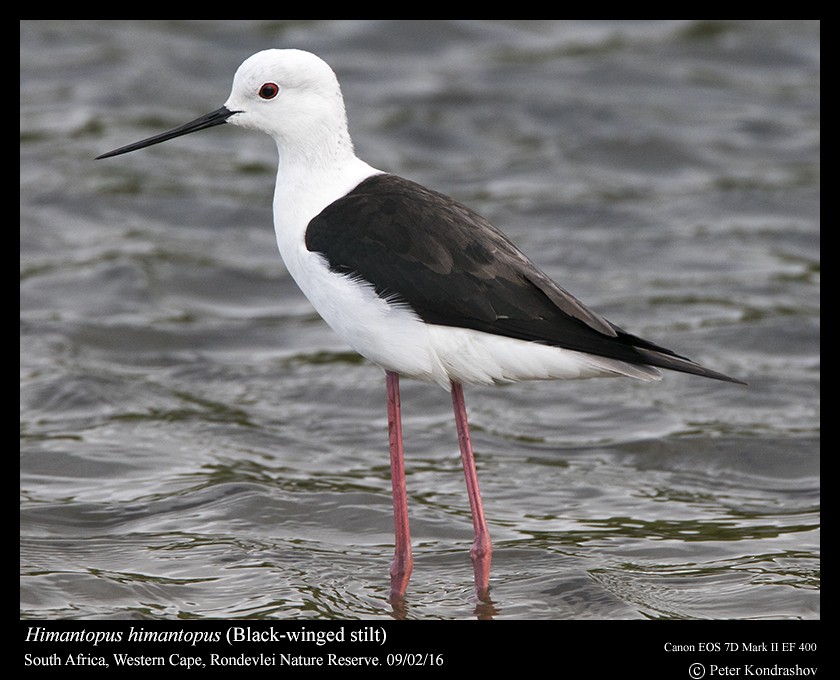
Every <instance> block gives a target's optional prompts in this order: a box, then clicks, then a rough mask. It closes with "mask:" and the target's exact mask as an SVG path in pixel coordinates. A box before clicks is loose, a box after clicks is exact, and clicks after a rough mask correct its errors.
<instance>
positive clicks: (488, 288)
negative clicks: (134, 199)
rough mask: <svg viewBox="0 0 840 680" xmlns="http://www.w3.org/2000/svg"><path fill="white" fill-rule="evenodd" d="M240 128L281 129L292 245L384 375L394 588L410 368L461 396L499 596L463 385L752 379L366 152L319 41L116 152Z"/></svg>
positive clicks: (478, 510)
mask: <svg viewBox="0 0 840 680" xmlns="http://www.w3.org/2000/svg"><path fill="white" fill-rule="evenodd" d="M221 123H232V124H234V125H238V126H240V127H244V128H249V129H252V130H258V131H260V132H265V133H267V134H269V135H271V136H272V137H273V138H274V141H275V142H276V143H277V148H278V151H279V159H280V166H279V171H278V175H277V186H276V189H275V194H274V226H275V231H276V234H277V244H278V246H279V248H280V254H281V256H282V257H283V260H284V262H285V264H286V267H287V268H288V270H289V273H290V274H291V275H292V276H293V277H294V279H295V281H296V282H297V284H298V285H299V286H300V288H301V290H302V291H303V292H304V294H305V295H306V296H307V297H308V298H309V300H310V301H311V302H312V304H313V305H314V307H315V309H316V310H317V311H318V312H319V313H320V315H321V316H322V317H323V318H324V320H325V321H326V322H327V323H328V324H329V325H330V326H331V327H332V328H333V329H334V330H335V331H336V332H337V333H338V334H339V335H340V336H341V337H342V338H344V339H345V340H346V341H347V342H348V343H349V344H350V345H351V346H352V347H353V348H354V349H355V350H356V351H357V352H359V353H360V354H361V355H363V356H365V357H367V358H368V359H370V360H371V361H372V362H374V363H376V364H378V365H379V366H381V367H382V368H383V369H384V370H385V376H386V391H387V398H388V428H389V435H390V436H389V439H390V449H391V473H392V484H393V494H394V524H395V538H396V541H395V543H396V547H395V556H394V561H393V562H392V565H391V595H392V598H401V597H402V596H403V595H404V593H405V590H406V588H407V586H408V581H409V578H410V576H411V569H412V562H413V560H412V554H411V540H410V536H409V526H408V504H407V496H406V487H405V469H404V465H403V449H402V429H401V424H400V391H399V376H400V375H404V376H408V377H412V378H419V379H422V380H427V381H432V382H437V383H438V384H440V385H442V386H443V387H444V388H446V389H449V390H450V391H451V393H452V402H453V407H454V410H455V422H456V426H457V431H458V441H459V446H460V449H461V458H462V462H463V465H464V475H465V477H466V483H467V492H468V495H469V501H470V508H471V510H472V517H473V526H474V530H475V540H474V543H473V546H472V549H471V550H470V555H471V557H472V561H473V568H474V572H475V588H476V593H477V594H478V597H479V598H480V599H483V600H486V599H487V598H488V589H489V573H490V556H491V552H492V547H491V542H490V534H489V532H488V530H487V523H486V521H485V518H484V509H483V506H482V502H481V494H480V492H479V487H478V478H477V475H476V469H475V461H474V458H473V452H472V446H471V445H470V435H469V429H468V425H467V413H466V408H465V406H464V393H463V388H462V384H464V383H467V384H488V383H503V382H513V381H519V380H543V379H546V380H548V379H577V378H594V377H603V376H629V377H632V378H638V379H640V380H657V379H659V378H660V372H659V371H658V370H657V369H658V368H664V369H669V370H673V371H680V372H683V373H690V374H693V375H698V376H703V377H706V378H714V379H716V380H724V381H728V382H733V383H741V381H740V380H736V379H734V378H730V377H728V376H726V375H723V374H722V373H717V372H716V371H712V370H709V369H707V368H704V367H703V366H700V365H699V364H697V363H695V362H693V361H691V360H689V359H686V358H685V357H681V356H679V355H677V354H675V353H674V352H672V351H671V350H668V349H665V348H663V347H659V346H657V345H655V344H654V343H652V342H649V341H647V340H643V339H642V338H639V337H636V336H634V335H631V334H629V333H627V332H625V331H624V330H622V329H621V328H619V327H618V326H616V325H614V324H613V323H611V322H609V321H607V320H606V319H604V318H603V317H601V316H600V315H598V314H597V313H595V312H593V311H592V310H590V309H588V308H587V307H585V306H584V305H583V304H582V303H581V302H579V301H578V300H577V299H575V298H574V297H573V296H572V295H570V294H569V293H568V292H566V291H565V290H563V289H562V288H561V287H560V286H558V285H557V284H556V283H554V282H553V281H552V280H551V279H549V278H548V277H547V276H546V275H545V274H544V273H543V272H542V271H540V269H539V268H537V267H536V266H535V265H534V264H533V263H532V262H531V260H529V259H528V258H527V257H526V256H525V255H524V254H523V253H522V252H521V251H520V250H519V249H518V248H517V247H516V246H515V245H513V243H511V241H510V240H508V238H507V237H506V236H505V235H504V234H503V233H502V232H500V231H499V230H498V229H496V228H495V227H494V226H493V225H491V224H490V223H489V222H487V221H486V220H485V219H483V218H482V217H480V216H479V215H477V214H476V213H474V212H472V211H471V210H469V209H468V208H466V207H464V206H463V205H461V204H459V203H457V202H456V201H454V200H452V199H451V198H448V197H447V196H444V195H443V194H439V193H437V192H434V191H430V190H429V189H426V188H425V187H422V186H420V185H418V184H415V183H414V182H410V181H408V180H406V179H402V178H401V177H397V176H395V175H391V174H388V173H384V172H382V171H380V170H376V169H375V168H373V167H371V166H370V165H368V164H367V163H365V162H364V161H362V160H360V159H359V158H358V157H357V156H356V154H355V151H354V149H353V143H352V141H351V139H350V134H349V132H348V128H347V117H346V113H345V108H344V100H343V98H342V94H341V88H340V87H339V84H338V80H337V79H336V76H335V74H334V73H333V71H332V70H331V69H330V67H329V66H328V65H327V64H326V63H325V62H323V61H322V60H321V59H319V58H318V57H316V56H315V55H313V54H310V53H309V52H304V51H300V50H266V51H263V52H259V53H257V54H255V55H253V56H252V57H250V58H249V59H247V60H246V61H245V62H244V63H243V64H242V65H241V66H240V67H239V69H238V70H237V72H236V75H235V76H234V79H233V89H232V92H231V95H230V97H229V98H228V100H227V102H225V105H224V106H222V107H221V108H219V109H217V110H216V111H213V112H212V113H209V114H207V115H206V116H202V117H201V118H197V119H195V120H193V121H191V122H189V123H186V124H185V125H182V126H181V127H178V128H175V129H173V130H170V131H168V132H164V133H162V134H159V135H156V136H154V137H150V138H148V139H145V140H142V141H140V142H137V143H135V144H130V145H128V146H124V147H121V148H119V149H116V150H114V151H111V152H109V153H106V154H103V155H101V156H99V158H108V157H110V156H117V155H119V154H123V153H128V152H129V151H135V150H137V149H142V148H144V147H147V146H151V145H152V144H158V143H160V142H163V141H166V140H168V139H172V138H174V137H179V136H181V135H185V134H188V133H190V132H195V131H197V130H202V129H204V128H209V127H213V126H215V125H219V124H221Z"/></svg>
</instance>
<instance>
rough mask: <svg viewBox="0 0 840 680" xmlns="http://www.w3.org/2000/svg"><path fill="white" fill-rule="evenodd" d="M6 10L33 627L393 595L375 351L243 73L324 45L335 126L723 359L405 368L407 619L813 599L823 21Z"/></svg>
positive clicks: (596, 615) (770, 611)
mask: <svg viewBox="0 0 840 680" xmlns="http://www.w3.org/2000/svg"><path fill="white" fill-rule="evenodd" d="M20 29H21V33H20V37H21V43H20V45H21V47H20V49H21V60H20V64H21V78H20V94H21V117H20V130H21V145H20V152H21V155H20V160H21V162H20V196H21V202H20V207H21V211H20V216H21V221H20V273H21V287H20V321H21V324H20V327H21V335H20V342H21V345H20V347H21V353H20V369H21V370H20V397H21V399H20V406H21V409H20V415H21V417H20V423H21V428H20V431H21V449H20V451H21V456H20V465H21V469H20V491H21V506H20V507H21V516H20V520H21V521H20V534H21V546H20V556H21V581H20V583H21V595H20V597H21V604H20V612H21V617H22V618H126V617H148V618H176V617H178V618H217V617H259V618H267V617H280V618H292V617H298V618H300V617H311V618H390V617H392V616H395V615H396V613H395V612H394V611H393V610H392V607H391V605H390V604H389V603H388V601H387V595H388V564H389V561H390V558H391V553H392V550H393V548H392V530H393V525H392V515H391V501H390V479H389V467H388V450H387V446H388V440H387V431H386V422H385V397H384V379H383V374H382V372H381V371H380V370H379V369H378V368H376V367H375V366H372V365H370V364H368V363H367V362H365V361H363V360H361V359H359V358H358V357H357V356H355V355H354V354H353V353H352V352H350V351H349V350H348V348H347V347H346V346H344V345H343V343H342V342H341V341H340V340H339V339H338V338H337V337H336V336H334V335H333V334H332V332H331V331H330V329H329V328H328V327H327V326H326V325H325V324H324V323H323V322H321V321H320V319H319V318H318V317H317V315H316V314H315V313H314V312H313V310H312V308H311V307H310V306H309V304H308V302H307V301H306V299H305V298H304V297H303V296H302V295H301V294H300V293H299V292H298V290H297V289H296V287H295V285H294V283H293V282H292V281H291V279H290V278H289V276H288V275H287V273H286V270H285V268H284V266H283V265H282V262H281V261H280V258H279V256H278V255H277V252H276V246H275V244H274V234H273V230H272V225H271V198H272V192H273V186H274V173H275V164H276V157H275V156H276V150H275V148H274V145H273V143H272V142H271V141H270V139H269V138H267V137H263V136H261V135H259V134H256V133H252V132H248V131H245V130H241V129H238V128H233V126H224V127H222V128H216V129H214V130H210V131H206V132H203V133H199V134H196V135H191V136H189V137H186V138H183V139H180V140H174V141H171V142H169V143H167V144H165V145H162V146H159V147H155V148H153V149H148V150H144V151H142V152H138V153H135V154H131V155H129V156H125V157H121V158H118V159H112V160H109V161H99V162H94V161H93V160H92V159H93V157H94V156H96V155H97V154H99V153H102V152H104V151H107V150H109V149H112V148H114V147H117V146H120V145H122V144H125V143H128V142H132V141H135V140H137V139H140V138H143V137H145V136H149V135H152V134H155V133H157V132H160V131H162V130H165V129H168V128H170V127H173V126H175V125H178V124H180V123H182V122H185V121H187V120H190V119H192V118H195V117H197V116H198V115H201V114H203V113H205V112H208V111H210V110H212V109H215V108H217V107H218V106H220V105H221V104H222V103H223V102H224V101H225V99H226V98H227V96H228V92H229V87H230V82H231V79H232V75H233V72H234V71H235V69H236V67H237V66H238V65H239V64H240V63H241V61H243V60H244V59H245V58H246V57H248V56H249V55H250V54H252V53H253V52H256V51H258V50H260V49H264V48H266V47H301V48H304V49H308V50H310V51H313V52H316V53H318V54H319V55H320V56H322V57H323V58H325V59H326V60H327V61H328V62H329V63H330V64H331V65H332V66H333V67H334V68H335V70H336V72H337V73H338V75H339V78H340V80H341V82H342V85H343V89H344V93H345V97H346V99H347V105H348V113H349V117H350V126H351V132H352V134H353V136H354V140H355V142H356V147H357V150H358V152H359V154H360V155H361V156H362V157H363V158H365V159H366V160H368V161H369V162H370V163H372V164H373V165H374V166H377V167H380V168H382V169H386V170H389V171H392V172H396V173H399V174H402V175H404V176H406V177H409V178H411V179H414V180H417V181H420V182H422V183H424V184H426V185H428V186H430V187H432V188H434V189H437V190H440V191H444V192H446V193H448V194H451V195H454V196H455V197H457V198H458V199H460V200H462V201H464V202H466V203H467V204H469V205H470V206H471V207H473V208H475V209H476V210H478V211H479V212H480V213H482V214H484V215H485V216H486V217H488V218H489V219H491V220H492V221H493V222H494V223H495V224H497V225H498V226H500V227H501V228H503V229H504V230H505V231H506V232H507V233H508V234H509V235H510V236H511V237H512V238H513V239H514V240H515V241H516V242H517V243H518V244H519V245H520V246H521V247H522V248H523V249H524V250H525V251H526V252H528V253H529V254H531V256H532V257H533V259H534V260H535V261H537V262H538V263H539V265H540V266H541V267H543V268H544V269H545V270H546V271H547V272H548V273H549V274H550V275H551V276H553V277H554V278H555V279H556V280H558V281H559V282H560V283H561V285H563V286H564V287H566V288H567V289H569V290H570V291H571V292H573V293H574V294H575V295H576V296H578V297H579V298H581V299H582V300H584V301H585V302H586V303H587V304H589V305H590V306H592V307H593V308H594V309H596V310H598V311H599V312H600V313H602V314H603V315H605V316H606V317H607V318H609V319H610V320H612V321H613V322H615V323H617V324H619V325H621V326H622V327H624V328H626V329H627V330H629V331H631V332H634V333H637V334H640V335H642V336H644V337H648V338H650V339H652V340H654V341H657V342H659V343H661V344H664V345H665V346H667V347H671V348H673V349H675V350H677V351H679V352H680V353H683V354H686V355H688V356H690V357H692V358H694V359H696V360H698V361H700V362H701V363H704V364H707V365H709V366H710V367H712V368H715V369H717V370H719V371H722V372H725V373H728V374H731V375H735V376H739V377H742V378H744V379H746V380H748V381H749V382H750V386H749V387H747V388H742V387H737V386H732V385H727V384H722V383H718V382H714V381H707V380H701V379H697V378H691V377H688V376H681V375H669V376H667V377H666V378H665V379H664V380H663V381H662V382H661V383H658V384H642V383H637V382H635V381H631V380H600V381H588V382H579V383H578V382H565V383H533V384H523V385H513V386H507V387H494V388H469V389H467V393H466V396H467V405H468V408H469V410H470V417H471V422H472V427H473V439H474V446H475V449H476V453H477V458H478V467H479V476H480V480H481V484H482V493H483V496H484V500H485V506H486V512H487V516H488V521H489V523H490V529H491V532H492V535H493V538H494V541H495V552H494V560H493V569H492V578H491V587H492V597H493V604H492V605H491V606H490V607H489V608H487V607H483V608H482V607H479V606H478V604H477V602H476V601H475V598H474V596H473V594H472V584H471V580H472V570H471V565H470V563H469V557H468V550H469V545H470V542H471V540H472V535H471V534H472V529H471V522H470V518H469V507H468V504H467V500H466V494H465V490H464V485H463V474H462V472H461V469H460V462H459V456H458V445H457V439H456V436H455V430H454V423H453V421H452V416H451V405H450V401H449V397H448V395H447V394H446V393H445V392H443V391H442V390H440V389H439V388H438V387H436V386H431V385H425V384H421V383H415V382H411V381H407V380H406V381H403V416H404V422H403V427H404V433H405V444H406V456H407V460H406V465H407V474H408V491H409V502H410V512H411V520H412V526H411V529H412V537H413V541H414V545H415V551H416V557H415V560H416V561H415V569H414V576H413V579H412V582H411V586H410V588H409V591H408V594H407V599H406V608H405V610H404V611H402V612H399V614H400V615H405V616H407V617H409V618H416V619H430V618H445V619H460V618H473V617H475V616H476V614H478V615H482V616H488V615H490V616H494V617H496V618H510V619H519V618H543V619H561V618H576V619H637V618H668V619H693V618H700V619H706V618H721V619H722V618H741V619H762V618H773V619H776V618H818V617H819V612H820V608H819V588H820V579H819V552H820V551H819V545H820V542H819V529H820V466H819V449H820V446H819V444H820V425H819V407H820V400H819V386H820V353H819V330H820V297H819V296H820V256H819V247H820V230H819V205H820V183H819V182H820V178H819V175H820V172H819V170H820V166H819V153H820V26H819V24H818V23H813V22H726V23H718V22H715V23H708V22H647V21H641V22H604V21H597V22H578V21H575V22H488V21H447V22H397V21H312V22H282V21H281V22H263V21H255V22H217V21H209V22H193V21H165V22H125V21H113V22H99V21H88V22H66V21H61V22H51V21H37V22H34V21H26V22H22V23H21V25H20Z"/></svg>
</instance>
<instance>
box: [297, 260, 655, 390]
mask: <svg viewBox="0 0 840 680" xmlns="http://www.w3.org/2000/svg"><path fill="white" fill-rule="evenodd" d="M281 252H282V249H281ZM284 260H286V265H287V267H288V269H289V272H290V273H291V275H292V276H293V278H294V279H295V281H296V282H297V284H298V286H299V287H300V289H301V290H302V291H303V293H304V294H305V295H306V297H307V298H308V299H309V301H310V302H311V303H312V305H313V306H314V307H315V309H316V311H317V312H318V313H319V314H320V315H321V317H322V318H323V319H324V321H326V322H327V324H329V326H330V327H331V328H332V329H333V330H334V331H335V332H336V333H337V334H338V335H339V336H340V337H341V338H343V339H344V340H345V342H347V343H348V344H349V345H350V346H351V347H352V348H353V349H354V350H356V351H357V352H358V353H359V354H361V355H362V356H364V357H365V358H367V359H369V360H370V361H372V362H373V363H375V364H377V365H379V366H381V367H382V368H384V369H385V370H389V371H395V372H397V373H400V374H401V375H404V376H407V377H411V378H417V379H419V380H426V381H431V382H436V383H438V384H440V385H442V386H443V387H445V388H447V389H448V388H449V383H450V381H451V380H454V381H455V382H460V383H464V384H491V383H503V382H515V381H519V380H548V379H579V378H593V377H599V376H614V375H632V374H633V371H632V367H628V366H627V364H624V363H623V362H616V361H613V360H610V359H603V358H599V357H593V356H591V355H588V354H584V353H581V352H575V351H572V350H565V349H560V348H558V347H551V346H549V345H543V344H539V343H534V342H527V341H524V340H517V339H514V338H507V337H503V336H498V335H492V334H489V333H483V332H481V331H475V330H471V329H468V328H454V327H451V326H440V325H434V324H427V323H425V322H424V321H422V320H421V319H420V318H419V317H418V316H417V315H416V314H415V313H414V312H413V311H412V310H411V309H410V308H408V307H407V306H405V305H400V304H398V303H392V302H388V301H386V300H384V299H382V298H381V297H379V296H378V295H377V294H376V292H375V290H374V289H373V286H371V285H370V284H367V283H364V282H361V281H359V280H358V279H353V278H352V277H350V276H347V275H343V274H337V273H335V272H333V271H330V269H329V267H328V265H327V263H326V261H325V259H324V258H323V257H322V256H321V255H319V254H317V253H312V252H309V251H306V250H300V249H299V250H297V252H295V253H294V254H284ZM648 372H649V371H648ZM634 377H639V378H642V379H647V380H649V379H651V377H652V376H650V375H634Z"/></svg>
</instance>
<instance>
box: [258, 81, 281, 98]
mask: <svg viewBox="0 0 840 680" xmlns="http://www.w3.org/2000/svg"><path fill="white" fill-rule="evenodd" d="M278 92H280V88H279V87H277V85H276V84H275V83H263V84H262V86H261V87H260V97H261V98H262V99H274V98H275V97H276V96H277V93H278Z"/></svg>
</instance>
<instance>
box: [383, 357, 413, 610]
mask: <svg viewBox="0 0 840 680" xmlns="http://www.w3.org/2000/svg"><path fill="white" fill-rule="evenodd" d="M385 387H386V391H387V393H388V440H389V443H390V447H391V485H392V487H393V491H394V561H393V562H391V599H392V600H393V599H401V598H402V597H403V595H405V590H406V588H407V587H408V580H409V579H410V578H411V568H412V566H413V565H414V558H413V557H412V556H411V536H410V534H409V531H408V497H407V495H406V491H405V463H404V462H403V442H402V421H401V419H400V376H399V375H398V374H397V373H394V372H393V371H387V372H386V373H385Z"/></svg>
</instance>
